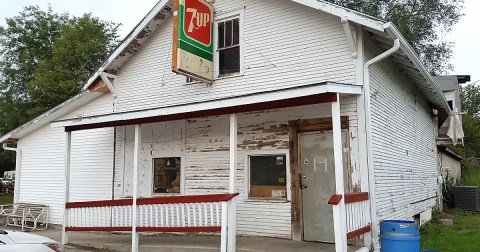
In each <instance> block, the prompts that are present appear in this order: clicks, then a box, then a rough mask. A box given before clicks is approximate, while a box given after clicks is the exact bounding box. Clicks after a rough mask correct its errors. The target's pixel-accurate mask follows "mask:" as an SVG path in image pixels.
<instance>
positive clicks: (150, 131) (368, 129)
mask: <svg viewBox="0 0 480 252" xmlns="http://www.w3.org/2000/svg"><path fill="white" fill-rule="evenodd" d="M213 6H214V8H215V13H216V14H215V15H216V16H215V23H214V25H215V40H214V41H215V48H216V49H217V50H215V57H214V58H215V59H216V60H215V68H214V69H215V80H214V81H213V83H211V84H204V83H199V82H195V81H194V82H187V80H186V78H185V77H183V76H180V75H175V74H173V73H172V72H171V71H170V65H171V57H172V55H171V48H172V2H171V1H165V0H162V1H160V2H159V3H158V4H157V5H156V6H155V7H154V8H153V9H152V11H151V12H150V13H149V14H148V15H147V16H146V17H145V18H144V19H143V20H142V21H141V22H140V24H139V25H138V26H137V27H136V28H135V29H134V30H133V31H132V33H131V34H130V35H129V36H128V37H127V38H126V39H125V40H124V41H123V43H122V44H121V45H120V47H119V48H118V49H117V50H116V51H115V52H114V53H113V54H112V55H111V57H110V58H109V59H107V60H106V61H105V63H104V64H103V65H102V67H101V68H100V69H99V70H98V71H97V72H96V73H95V74H94V75H92V77H91V78H90V79H89V80H87V82H86V84H85V87H84V90H83V91H82V92H81V93H80V94H78V95H77V96H75V97H73V98H71V99H70V100H68V101H66V102H64V103H63V104H61V105H59V106H58V107H56V108H54V109H52V110H50V111H48V112H46V113H45V114H43V115H41V116H39V117H38V118H36V119H34V120H32V121H31V122H28V123H26V124H25V125H22V126H20V127H19V128H17V129H15V130H13V131H12V132H10V133H8V134H6V135H5V136H2V137H1V138H0V141H1V142H3V143H4V146H5V147H6V149H7V150H15V151H17V161H18V162H17V168H16V170H17V177H16V184H15V186H16V188H15V201H17V202H19V201H20V202H32V203H43V204H47V205H49V206H50V215H49V218H50V222H51V223H54V224H62V223H63V213H64V208H65V201H68V202H76V201H98V200H106V201H103V204H105V202H113V201H109V200H112V199H122V198H131V197H134V198H136V197H137V195H138V196H139V197H145V198H148V197H155V196H171V195H198V194H212V193H226V192H229V191H230V192H238V193H239V194H240V195H239V196H237V197H236V198H234V200H233V202H234V203H231V205H230V207H229V209H230V210H231V209H233V210H235V207H232V206H235V205H236V221H235V220H233V221H234V222H233V223H236V233H237V234H241V235H251V236H268V237H278V238H286V239H293V240H299V241H326V242H335V243H336V246H338V247H337V250H338V249H339V248H341V247H342V246H343V245H344V244H346V239H347V236H348V238H354V237H360V239H358V240H357V243H360V245H365V246H368V247H369V246H372V247H373V248H374V249H375V250H376V251H378V250H379V226H378V224H379V221H381V220H383V219H413V218H414V216H416V215H418V214H422V216H428V213H430V212H431V209H432V208H433V207H434V206H435V204H436V200H437V197H438V185H437V177H438V175H439V174H438V171H437V148H436V137H437V129H438V126H437V121H438V122H439V123H440V124H441V123H442V122H443V121H445V119H446V118H447V117H448V116H449V115H450V112H451V111H450V108H449V106H448V103H447V101H446V100H445V97H444V96H443V95H442V92H441V90H440V88H439V86H438V84H437V83H436V81H435V80H434V79H433V78H432V76H431V75H430V74H429V73H428V71H427V70H426V69H425V67H424V66H423V65H422V64H421V63H420V60H419V58H418V56H417V55H416V54H415V53H414V51H413V50H412V48H411V47H410V46H409V45H408V43H407V42H406V41H405V39H404V38H403V37H402V35H401V34H400V33H399V31H398V30H397V28H395V26H394V25H392V24H391V23H389V22H386V21H383V20H379V19H375V18H373V17H370V16H367V15H364V14H361V13H358V12H355V11H351V10H348V9H344V8H341V7H338V6H336V5H333V4H330V3H326V2H323V1H317V0H293V1H290V0H282V1H280V0H265V1H254V0H246V1H234V0H217V1H215V2H214V4H213ZM225 27H227V28H225ZM224 28H225V29H224ZM218 30H223V31H225V30H228V31H229V32H228V33H224V34H223V35H222V37H221V38H222V39H223V41H221V44H222V45H223V47H222V45H220V44H219V43H218V41H219V40H220V39H219V38H218V34H217V32H218ZM225 34H227V35H225ZM433 110H436V111H438V114H436V113H434V111H433ZM10 144H16V148H12V147H8V146H9V145H10ZM10 146H12V145H10ZM20 153H21V155H20ZM230 167H233V168H234V169H230ZM65 175H67V179H65ZM134 178H138V181H135V180H134ZM233 178H235V179H233ZM38 181H42V185H44V184H45V183H48V184H49V186H48V187H46V186H40V185H39V183H38ZM65 183H66V184H65ZM65 185H67V189H65V188H64V186H65ZM137 186H138V187H137ZM334 195H338V197H332V196H334ZM122 202H128V201H122ZM328 202H330V203H331V204H333V206H332V205H329V204H328ZM125 204H127V203H125ZM130 204H131V203H130ZM335 204H336V205H335ZM97 206H98V205H97ZM177 207H178V206H177ZM141 209H143V210H145V209H144V208H141ZM148 209H150V210H148ZM153 209H156V208H146V210H145V211H147V212H145V213H143V212H141V213H142V214H141V215H140V217H139V218H140V222H141V223H143V224H142V225H148V222H146V221H143V219H142V218H147V217H148V216H149V215H150V216H153V215H154V214H155V211H154V210H153ZM194 209H195V208H194ZM202 209H203V208H201V209H197V210H194V211H193V213H192V214H193V215H194V216H195V213H196V212H198V211H200V212H202V211H205V212H203V213H205V214H206V213H211V212H214V210H213V207H212V210H208V208H207V207H206V206H205V209H204V210H202ZM217 209H218V208H217ZM143 210H141V211H143ZM120 211H123V210H120ZM135 211H136V210H135ZM148 211H150V212H148ZM168 211H169V210H168V209H167V214H168ZM172 211H173V207H172ZM217 211H218V210H217ZM234 212H235V211H234ZM157 213H158V212H157ZM371 213H372V214H371ZM425 213H427V214H425ZM70 214H72V213H71V212H70ZM73 214H74V215H69V216H70V217H68V218H70V221H71V220H72V218H73V219H74V218H80V217H78V216H76V215H75V213H73ZM117 214H118V213H117ZM188 214H190V212H188ZM199 215H200V214H199ZM72 216H73V217H72ZM115 216H117V217H118V216H123V217H122V218H126V217H125V216H130V215H129V214H125V215H122V214H121V215H115ZM135 216H136V215H135ZM161 216H162V218H163V212H162V215H161ZM167 216H171V217H170V218H171V219H172V221H173V219H175V218H174V217H173V216H176V217H177V218H178V219H180V218H179V210H178V208H177V214H176V215H167ZM189 216H190V215H189ZM229 216H232V215H229ZM362 216H363V217H364V218H365V219H361V217H362ZM110 217H111V216H110ZM117 217H111V218H113V220H112V222H113V223H109V224H102V225H103V226H104V225H112V227H110V226H108V228H109V229H105V230H115V227H113V226H115V225H116V224H115V223H117V219H116V218H117ZM68 218H67V220H68ZM118 218H120V217H118ZM135 218H136V217H135ZM182 218H186V217H185V215H183V217H182ZM188 218H190V217H188ZM178 219H177V220H178ZM347 219H348V222H349V223H347ZM130 220H131V219H128V220H127V224H125V223H123V224H118V225H127V226H128V225H129V224H128V223H131V222H129V221H130ZM361 221H363V222H361ZM120 222H122V221H120ZM212 222H213V217H212ZM217 222H218V221H217ZM352 222H354V223H353V224H352ZM146 223H147V224H146ZM167 223H168V222H167ZM369 223H372V224H373V225H370V224H369ZM162 224H163V219H162ZM230 224H232V223H230V222H229V225H230ZM90 225H94V224H90ZM125 228H127V229H126V230H128V227H125ZM122 230H125V229H122ZM229 230H230V231H231V230H233V231H235V228H234V227H233V228H231V229H229ZM347 233H348V235H347Z"/></svg>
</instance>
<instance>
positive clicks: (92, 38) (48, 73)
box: [27, 14, 118, 115]
mask: <svg viewBox="0 0 480 252" xmlns="http://www.w3.org/2000/svg"><path fill="white" fill-rule="evenodd" d="M117 27H118V26H115V24H114V23H107V22H103V21H101V20H99V19H98V18H95V17H92V16H91V15H90V14H86V15H84V16H83V17H80V18H73V19H71V20H69V21H68V22H67V24H66V25H64V27H63V29H62V31H61V33H60V37H59V38H58V39H57V40H55V41H54V42H53V44H52V55H51V57H49V58H46V59H42V60H40V61H39V62H38V65H37V68H36V69H35V71H34V77H35V78H34V79H32V80H30V81H29V82H28V83H27V90H28V94H29V95H30V97H31V100H32V102H33V104H34V106H33V107H32V108H30V109H29V110H28V111H27V112H28V114H30V115H37V114H40V113H42V112H44V111H46V110H48V109H50V108H52V107H54V106H56V105H58V104H59V103H61V102H63V101H65V100H67V99H68V98H70V97H72V96H73V95H75V94H77V93H78V92H79V91H80V89H81V87H82V84H83V83H84V81H85V80H86V79H87V77H88V76H89V75H90V74H91V73H92V71H93V70H95V69H96V68H97V67H98V66H99V65H100V64H101V63H102V61H103V60H104V59H105V58H106V57H107V56H108V53H109V52H110V51H111V50H113V49H114V47H115V46H116V42H117V38H118V36H117V33H116V32H117Z"/></svg>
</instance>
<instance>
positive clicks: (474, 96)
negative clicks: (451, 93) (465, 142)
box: [460, 84, 480, 134]
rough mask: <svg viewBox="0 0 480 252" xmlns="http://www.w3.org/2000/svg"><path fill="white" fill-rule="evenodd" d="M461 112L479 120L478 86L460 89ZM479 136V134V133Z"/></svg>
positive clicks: (465, 86) (479, 91)
mask: <svg viewBox="0 0 480 252" xmlns="http://www.w3.org/2000/svg"><path fill="white" fill-rule="evenodd" d="M460 100H461V103H462V110H463V111H466V112H467V113H468V114H469V115H471V116H472V117H474V118H475V119H477V120H479V119H480V114H479V112H480V86H478V85H475V84H470V85H464V86H461V87H460ZM479 134H480V133H479Z"/></svg>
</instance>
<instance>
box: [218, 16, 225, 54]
mask: <svg viewBox="0 0 480 252" xmlns="http://www.w3.org/2000/svg"><path fill="white" fill-rule="evenodd" d="M223 47H225V23H224V22H221V23H219V24H218V48H223Z"/></svg>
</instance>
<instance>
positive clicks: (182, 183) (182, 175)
mask: <svg viewBox="0 0 480 252" xmlns="http://www.w3.org/2000/svg"><path fill="white" fill-rule="evenodd" d="M177 157H178V158H180V185H179V187H180V192H178V193H156V192H155V159H161V158H177ZM184 160H185V157H184V155H178V156H168V157H167V156H161V157H152V162H151V164H152V173H151V174H152V184H151V186H150V190H151V191H150V192H151V195H152V196H179V195H184V190H185V169H184V166H185V164H184V162H185V161H184Z"/></svg>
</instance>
